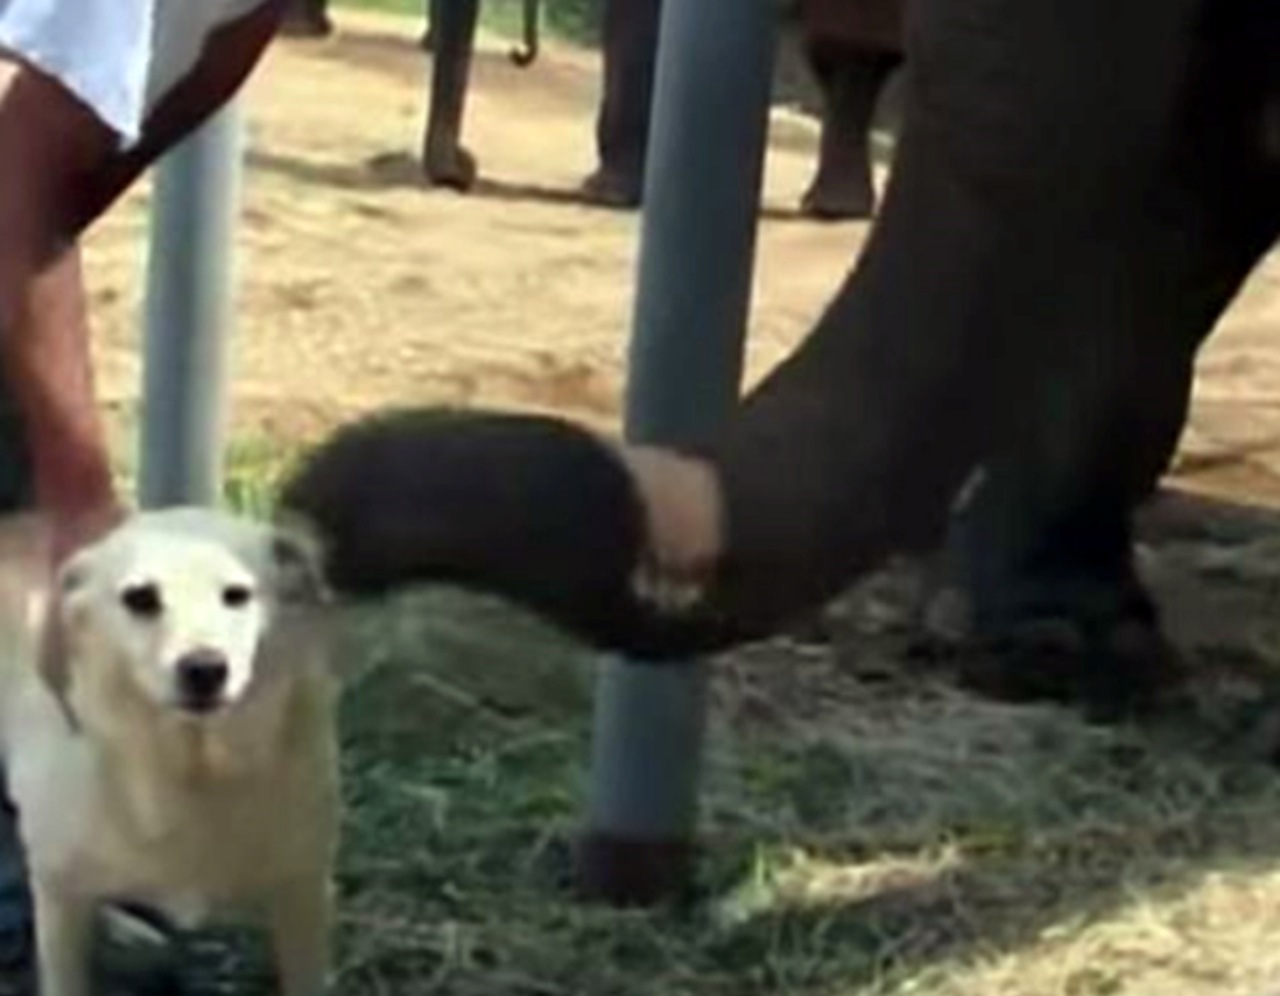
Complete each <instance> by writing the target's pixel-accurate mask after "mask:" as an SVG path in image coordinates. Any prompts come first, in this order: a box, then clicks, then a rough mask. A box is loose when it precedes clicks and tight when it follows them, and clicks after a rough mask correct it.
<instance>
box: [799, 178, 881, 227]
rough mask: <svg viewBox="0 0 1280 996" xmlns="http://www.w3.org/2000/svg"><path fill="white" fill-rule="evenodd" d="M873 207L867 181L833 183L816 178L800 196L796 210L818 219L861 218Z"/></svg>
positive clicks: (871, 189)
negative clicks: (798, 209) (802, 195)
mask: <svg viewBox="0 0 1280 996" xmlns="http://www.w3.org/2000/svg"><path fill="white" fill-rule="evenodd" d="M875 206H876V195H875V190H874V189H873V188H872V186H871V184H870V182H864V183H849V182H846V183H837V182H834V181H828V180H824V179H823V178H822V177H819V178H818V179H816V180H814V181H813V184H812V185H811V186H810V187H809V189H808V190H806V191H805V194H804V197H803V198H801V201H800V212H801V213H802V214H804V215H806V216H808V217H810V218H817V219H820V220H822V221H865V220H867V219H869V218H871V217H872V216H873V215H874V214H875Z"/></svg>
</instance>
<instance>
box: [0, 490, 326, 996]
mask: <svg viewBox="0 0 1280 996" xmlns="http://www.w3.org/2000/svg"><path fill="white" fill-rule="evenodd" d="M42 543H43V541H42V539H41V537H40V535H39V530H38V528H36V527H34V526H33V525H32V524H30V523H25V524H24V523H14V524H12V525H10V526H8V527H6V528H5V529H4V531H3V536H0V639H3V640H4V646H5V647H6V649H7V650H8V651H9V652H8V654H7V657H6V659H5V660H4V661H3V663H2V664H0V667H2V668H3V675H2V677H3V684H2V685H0V746H2V747H3V752H4V760H5V764H6V766H7V773H8V780H9V791H10V794H11V796H12V798H13V800H14V802H15V803H16V805H17V807H18V810H19V814H20V815H19V820H20V829H21V834H22V838H23V841H24V844H25V847H26V849H27V855H28V861H29V865H30V873H31V879H32V886H33V891H34V895H35V903H36V931H37V944H38V958H39V969H40V974H41V994H42V996H85V994H86V993H87V991H88V990H87V985H88V983H87V969H88V960H89V952H88V942H89V932H90V923H91V918H92V913H93V910H94V909H95V907H96V906H97V905H98V904H99V903H101V902H102V901H104V900H122V899H131V900H135V901H139V902H144V903H148V904H151V905H153V906H155V907H157V908H159V909H162V910H164V911H166V912H167V913H169V914H170V915H171V916H173V917H175V919H177V920H178V921H179V922H182V923H195V922H199V921H200V920H202V919H204V918H205V917H206V916H207V915H209V914H213V913H221V912H223V911H226V912H241V911H243V912H247V913H259V914H262V915H265V917H266V920H267V925H268V928H269V930H270V931H271V934H272V938H273V945H274V950H275V954H276V959H277V967H278V970H279V972H280V977H281V986H282V991H283V992H284V993H285V994H286V996H318V994H319V993H321V992H322V991H323V988H324V981H325V974H326V963H327V949H328V931H329V919H330V909H329V904H330V900H329V876H330V870H331V866H332V860H333V856H334V850H335V847H336V838H337V811H338V798H337V790H338V784H337V765H336V757H335V754H336V747H335V735H334V729H333V702H332V699H333V685H332V678H331V675H330V673H329V668H328V662H327V660H326V654H325V643H326V642H327V641H326V639H325V632H324V625H323V621H324V616H325V606H324V604H323V603H324V602H325V601H326V599H325V595H324V590H323V585H322V583H321V582H320V579H319V576H318V570H317V567H316V564H317V562H318V560H317V558H316V556H315V553H314V552H313V551H312V550H310V549H309V548H308V546H307V544H306V542H305V540H304V539H302V538H301V537H300V536H297V535H294V534H292V533H289V532H283V531H282V530H281V529H280V528H279V527H269V526H260V525H256V524H250V523H247V522H244V521H241V520H237V519H234V518H231V517H228V516H225V515H222V514H220V513H215V512H211V511H203V510H195V509H183V510H173V511H167V512H160V513H142V514H140V515H137V516H135V517H133V518H131V519H130V520H128V521H127V522H126V523H125V524H124V525H123V526H121V527H120V528H119V529H117V530H116V531H115V532H114V533H112V534H111V535H110V536H108V537H106V538H105V539H104V540H103V541H101V542H100V543H98V544H96V545H94V546H92V547H90V548H88V549H86V550H84V551H83V552H81V553H79V554H77V555H76V556H75V557H74V558H73V559H72V560H71V562H69V563H68V564H67V565H66V566H65V567H64V568H63V569H62V571H61V572H60V574H59V576H58V578H57V579H56V580H55V582H54V584H53V589H52V592H51V593H50V591H49V589H48V587H47V586H45V585H42V584H41V583H40V578H41V570H40V564H41V563H42V556H43V551H42ZM139 577H141V578H145V580H146V583H148V584H154V586H155V587H156V588H157V589H158V590H159V592H160V594H161V595H162V597H163V598H164V610H163V614H161V615H160V616H158V617H156V618H153V619H152V618H138V617H137V616H136V614H134V615H131V614H130V611H131V610H127V609H126V608H125V607H123V603H122V601H121V597H120V593H121V586H122V585H124V584H127V583H130V581H129V579H130V578H133V579H135V582H136V579H137V578H139ZM232 584H235V585H241V586H248V587H250V588H251V589H252V592H253V598H252V601H251V602H250V603H249V604H248V605H247V606H244V607H239V608H235V609H230V608H228V607H227V605H228V602H227V600H226V598H225V597H224V598H223V599H222V600H221V601H219V600H218V599H217V598H214V597H213V595H211V593H213V594H214V595H216V593H217V592H219V591H222V592H225V591H226V590H227V589H226V587H222V588H219V587H218V586H219V585H232ZM45 618H47V619H48V629H47V630H46V631H45V632H46V635H47V637H48V639H47V640H45V639H43V638H42V637H41V635H40V630H41V627H40V622H41V621H42V620H43V619H45ZM224 645H225V646H224ZM209 646H212V647H213V648H214V649H216V650H218V651H220V652H221V651H223V650H225V651H226V653H227V656H228V659H229V660H230V661H231V666H230V674H231V678H230V679H229V685H228V688H229V689H230V690H231V691H230V692H229V693H228V700H227V701H226V702H224V703H222V704H221V705H220V706H219V707H217V708H216V709H213V710H212V711H207V712H198V713H197V712H191V711H188V710H184V709H182V708H180V707H179V705H178V704H177V703H175V702H173V701H170V700H169V698H168V697H167V696H168V695H169V689H170V688H171V686H172V685H173V684H174V683H175V682H176V678H174V676H173V661H172V659H171V658H172V656H173V655H174V654H178V653H186V652H187V651H188V650H190V649H192V648H196V647H198V648H201V649H206V648H208V647H209ZM10 648H11V649H10ZM241 672H242V673H241ZM231 692H234V695H232V694H231Z"/></svg>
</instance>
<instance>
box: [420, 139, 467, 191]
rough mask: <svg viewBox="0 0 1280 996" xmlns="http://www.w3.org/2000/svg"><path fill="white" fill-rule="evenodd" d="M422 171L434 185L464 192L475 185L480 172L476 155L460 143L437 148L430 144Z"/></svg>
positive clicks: (424, 157)
mask: <svg viewBox="0 0 1280 996" xmlns="http://www.w3.org/2000/svg"><path fill="white" fill-rule="evenodd" d="M422 171H423V173H424V174H425V175H426V178H427V181H428V182H429V183H430V184H431V185H432V186H435V187H449V188H450V189H453V190H458V191H462V192H466V191H468V190H470V189H471V188H472V187H473V186H475V182H476V176H477V174H478V168H477V166H476V157H475V156H473V155H472V154H471V153H470V152H468V151H467V150H466V149H464V148H463V147H462V146H460V145H454V146H452V147H435V148H433V147H432V146H430V145H428V146H427V150H426V154H425V155H424V156H423V164H422Z"/></svg>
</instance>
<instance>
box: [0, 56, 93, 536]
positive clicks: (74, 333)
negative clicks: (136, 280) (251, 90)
mask: <svg viewBox="0 0 1280 996" xmlns="http://www.w3.org/2000/svg"><path fill="white" fill-rule="evenodd" d="M113 147H114V139H113V136H112V133H111V132H110V130H109V129H107V128H106V127H105V126H104V125H102V124H101V123H100V122H98V120H97V119H96V118H95V117H94V116H93V114H92V113H91V112H90V111H89V110H88V109H87V108H85V107H84V106H83V105H81V104H79V103H78V102H77V101H75V100H74V99H73V98H72V97H70V96H69V95H68V94H67V93H66V91H64V90H63V89H62V88H61V87H60V86H59V85H58V84H56V83H54V82H53V81H51V80H49V79H48V78H46V77H44V76H41V75H40V74H38V73H35V72H33V71H30V70H27V69H23V68H16V69H15V68H13V67H12V66H11V65H10V66H9V67H6V73H5V77H4V78H3V80H0V150H3V152H0V371H2V372H3V375H4V377H5V378H6V381H7V384H6V387H7V389H8V390H9V391H10V392H11V395H12V397H13V398H14V401H15V403H16V406H17V408H18V411H19V413H20V414H21V416H22V421H23V424H24V426H25V431H26V434H27V446H28V451H29V454H30V458H31V461H32V471H33V473H34V476H35V481H34V485H35V492H36V500H37V503H38V505H39V506H40V507H41V509H42V510H44V511H47V512H48V513H49V514H50V515H51V517H52V518H53V519H54V524H55V529H56V531H57V534H58V539H59V545H60V546H64V545H65V546H70V545H74V543H75V539H76V534H78V533H80V532H82V531H89V530H91V529H92V528H93V523H94V521H95V520H97V519H99V518H107V517H108V516H109V514H110V511H111V510H112V509H113V507H114V504H115V503H114V497H113V493H112V488H111V477H110V470H109V466H108V463H107V456H106V447H105V445H104V442H103V434H102V427H101V424H100V421H99V419H98V415H97V408H96V404H95V402H94V394H93V390H92V382H91V375H90V369H91V367H90V361H89V342H88V335H87V323H86V315H85V306H84V288H83V284H82V281H81V276H80V263H79V253H78V250H77V247H76V243H75V239H74V235H73V234H72V232H73V227H74V226H73V223H72V221H71V217H72V215H71V211H72V210H73V206H74V203H75V200H74V198H73V197H72V196H69V195H70V192H72V191H75V190H77V189H82V188H83V186H84V185H85V184H86V183H87V182H89V179H90V178H91V177H93V176H94V175H96V174H97V173H98V171H99V170H100V169H102V168H103V165H104V164H105V163H106V162H107V161H108V160H109V158H110V156H111V155H112V149H113Z"/></svg>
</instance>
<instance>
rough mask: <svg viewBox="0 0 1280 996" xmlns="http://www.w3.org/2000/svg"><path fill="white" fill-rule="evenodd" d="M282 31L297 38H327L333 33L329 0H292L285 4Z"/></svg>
mask: <svg viewBox="0 0 1280 996" xmlns="http://www.w3.org/2000/svg"><path fill="white" fill-rule="evenodd" d="M280 33H281V34H284V35H289V36H291V37H295V38H325V37H327V36H328V35H331V34H332V33H333V21H332V20H331V19H330V18H329V0H290V2H289V3H287V4H286V5H285V11H284V17H283V18H282V20H281V22H280Z"/></svg>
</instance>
